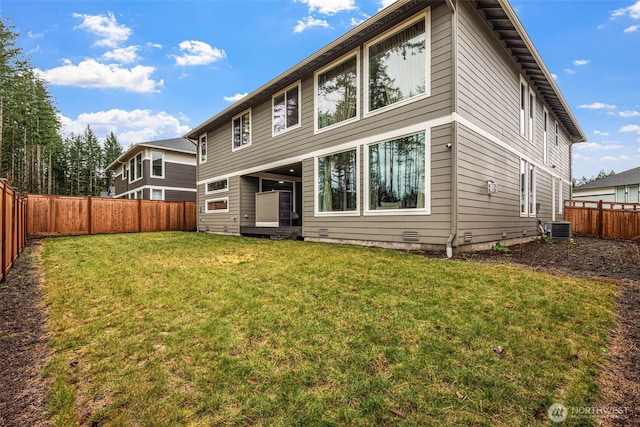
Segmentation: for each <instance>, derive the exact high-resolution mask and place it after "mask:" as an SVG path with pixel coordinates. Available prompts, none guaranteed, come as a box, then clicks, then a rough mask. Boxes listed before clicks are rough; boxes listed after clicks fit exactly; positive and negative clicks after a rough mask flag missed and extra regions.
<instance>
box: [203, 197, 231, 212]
mask: <svg viewBox="0 0 640 427" xmlns="http://www.w3.org/2000/svg"><path fill="white" fill-rule="evenodd" d="M221 201H225V202H227V209H214V210H209V203H211V202H221ZM204 212H205V213H213V214H217V213H229V198H228V197H219V198H216V199H207V200H205V201H204Z"/></svg>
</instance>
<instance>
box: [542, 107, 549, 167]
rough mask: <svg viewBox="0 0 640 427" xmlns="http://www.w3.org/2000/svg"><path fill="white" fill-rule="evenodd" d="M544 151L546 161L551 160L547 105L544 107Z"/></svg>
mask: <svg viewBox="0 0 640 427" xmlns="http://www.w3.org/2000/svg"><path fill="white" fill-rule="evenodd" d="M542 152H543V156H544V163H545V164H547V162H548V161H549V111H547V108H546V107H543V109H542Z"/></svg>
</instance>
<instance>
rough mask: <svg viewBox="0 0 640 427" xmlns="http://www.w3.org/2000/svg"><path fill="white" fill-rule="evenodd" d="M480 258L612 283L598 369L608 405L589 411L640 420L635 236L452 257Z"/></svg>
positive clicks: (609, 419) (626, 422) (639, 263)
mask: <svg viewBox="0 0 640 427" xmlns="http://www.w3.org/2000/svg"><path fill="white" fill-rule="evenodd" d="M457 258H458V259H461V260H465V259H471V260H473V261H476V262H484V263H508V264H518V265H524V266H527V267H529V268H532V269H534V270H540V271H545V272H547V273H551V274H561V275H569V276H578V277H587V278H596V279H599V280H606V281H610V282H613V283H615V284H616V287H617V290H618V295H617V298H616V313H615V315H616V327H615V329H614V330H613V331H611V336H610V344H609V353H608V355H607V362H606V363H605V365H604V366H603V367H602V368H601V370H600V378H599V382H600V386H601V390H602V394H603V396H602V399H601V401H600V402H599V403H598V408H600V409H605V408H611V409H612V410H611V411H609V412H606V411H605V412H604V413H601V414H600V415H597V416H596V417H594V419H595V421H596V422H597V423H598V424H599V425H603V426H616V427H617V426H630V425H640V351H639V346H640V241H617V240H604V239H598V238H589V237H576V238H574V240H573V241H572V242H559V241H556V242H553V243H548V242H544V241H541V242H535V243H527V244H523V245H515V246H511V247H510V248H509V250H508V251H506V250H505V251H501V250H488V251H483V252H478V253H474V254H462V255H461V256H459V257H457Z"/></svg>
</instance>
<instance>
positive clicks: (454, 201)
mask: <svg viewBox="0 0 640 427" xmlns="http://www.w3.org/2000/svg"><path fill="white" fill-rule="evenodd" d="M453 1H455V2H456V5H457V0H447V5H449V8H450V9H451V39H452V40H451V49H452V51H453V52H452V53H453V55H452V61H453V64H452V67H451V68H452V70H453V72H452V73H451V80H452V82H451V85H452V86H453V87H452V98H453V99H452V109H453V114H452V116H453V117H456V116H457V115H458V13H457V11H456V5H454V4H453ZM457 233H458V120H453V121H452V122H451V234H449V238H448V239H447V247H446V252H447V258H452V257H453V246H454V245H453V242H454V240H455V238H456V234H457ZM456 246H457V245H456Z"/></svg>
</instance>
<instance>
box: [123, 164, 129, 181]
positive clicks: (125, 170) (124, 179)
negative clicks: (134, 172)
mask: <svg viewBox="0 0 640 427" xmlns="http://www.w3.org/2000/svg"><path fill="white" fill-rule="evenodd" d="M128 170H129V165H128V164H127V163H125V164H123V165H122V180H123V181H126V180H127V175H128V174H127V171H128Z"/></svg>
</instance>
